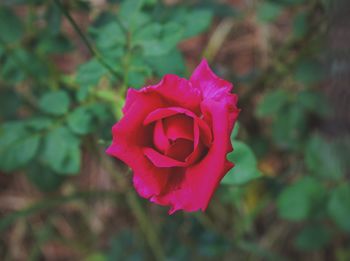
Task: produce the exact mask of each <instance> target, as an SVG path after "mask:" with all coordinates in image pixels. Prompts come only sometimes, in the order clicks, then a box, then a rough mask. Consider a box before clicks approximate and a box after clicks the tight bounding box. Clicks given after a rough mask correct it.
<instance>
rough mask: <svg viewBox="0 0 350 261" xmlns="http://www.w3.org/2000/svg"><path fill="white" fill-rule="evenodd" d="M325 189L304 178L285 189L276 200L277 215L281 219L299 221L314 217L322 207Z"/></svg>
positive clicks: (311, 179) (316, 182) (313, 180)
mask: <svg viewBox="0 0 350 261" xmlns="http://www.w3.org/2000/svg"><path fill="white" fill-rule="evenodd" d="M324 199H325V188H324V187H323V186H322V185H321V183H320V182H319V181H318V180H315V179H313V178H310V177H304V178H302V179H300V180H298V181H297V182H295V183H294V184H292V185H290V186H289V187H287V188H285V189H284V190H283V191H282V193H281V194H280V195H279V197H278V200H277V207H278V213H279V215H280V216H281V217H282V218H285V219H288V220H292V221H301V220H304V219H306V218H308V217H310V216H312V215H316V214H317V213H318V212H317V211H316V210H317V208H319V207H320V206H322V205H323V203H324Z"/></svg>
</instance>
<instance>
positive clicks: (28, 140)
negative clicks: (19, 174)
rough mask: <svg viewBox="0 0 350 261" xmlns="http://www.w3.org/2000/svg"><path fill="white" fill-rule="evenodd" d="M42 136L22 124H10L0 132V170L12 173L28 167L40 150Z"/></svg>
mask: <svg viewBox="0 0 350 261" xmlns="http://www.w3.org/2000/svg"><path fill="white" fill-rule="evenodd" d="M39 143H40V136H39V135H38V134H33V133H30V132H29V131H28V130H26V129H25V126H24V125H23V124H21V123H9V124H6V125H4V126H2V127H1V130H0V168H1V170H3V171H6V172H11V171H14V170H16V169H19V168H21V167H23V166H24V165H26V164H27V163H28V162H29V161H30V160H32V159H33V158H34V157H35V155H36V153H37V150H38V147H39Z"/></svg>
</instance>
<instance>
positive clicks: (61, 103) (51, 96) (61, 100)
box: [39, 91, 70, 116]
mask: <svg viewBox="0 0 350 261" xmlns="http://www.w3.org/2000/svg"><path fill="white" fill-rule="evenodd" d="M69 104H70V99H69V96H68V94H67V93H66V92H65V91H53V92H49V93H45V94H44V95H43V96H42V97H41V98H40V100H39V107H40V109H41V110H42V111H43V112H46V113H48V114H52V115H56V116H59V115H63V114H65V113H67V112H68V109H69Z"/></svg>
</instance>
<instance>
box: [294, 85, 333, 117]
mask: <svg viewBox="0 0 350 261" xmlns="http://www.w3.org/2000/svg"><path fill="white" fill-rule="evenodd" d="M297 102H299V103H300V104H301V106H303V107H304V108H305V109H306V110H308V111H310V112H313V113H314V114H316V115H319V116H327V115H328V114H329V112H330V107H329V104H328V101H327V100H326V98H325V97H324V96H323V95H322V93H320V92H316V91H309V90H306V91H302V92H299V93H298V96H297Z"/></svg>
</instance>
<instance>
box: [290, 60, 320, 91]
mask: <svg viewBox="0 0 350 261" xmlns="http://www.w3.org/2000/svg"><path fill="white" fill-rule="evenodd" d="M324 75H325V74H324V68H323V67H322V66H321V64H320V63H319V62H317V61H315V60H312V59H303V60H301V61H300V62H299V63H298V64H297V67H296V68H295V72H294V77H295V80H296V81H298V82H300V83H303V84H305V85H312V84H315V83H318V82H320V81H321V80H322V79H323V78H324Z"/></svg>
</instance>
